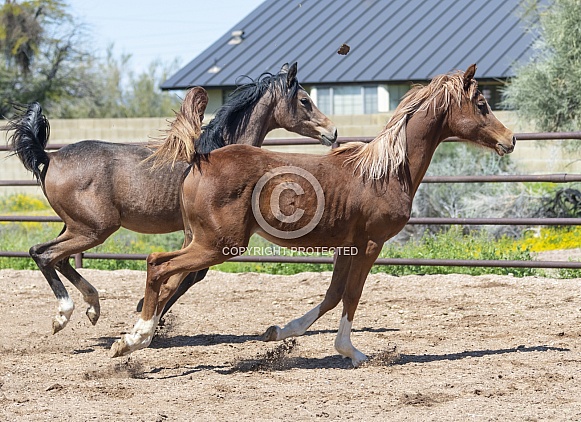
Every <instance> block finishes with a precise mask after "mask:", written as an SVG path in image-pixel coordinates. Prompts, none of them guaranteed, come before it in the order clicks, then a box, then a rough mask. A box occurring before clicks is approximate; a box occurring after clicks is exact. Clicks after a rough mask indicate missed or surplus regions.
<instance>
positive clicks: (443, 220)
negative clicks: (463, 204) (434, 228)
mask: <svg viewBox="0 0 581 422" xmlns="http://www.w3.org/2000/svg"><path fill="white" fill-rule="evenodd" d="M515 136H516V138H517V141H523V140H549V139H550V140H555V139H581V132H556V133H551V132H545V133H518V134H516V135H515ZM372 139H373V138H370V137H342V138H339V139H338V141H337V142H336V144H335V146H337V145H339V144H343V143H346V142H354V141H359V142H369V141H371V140H372ZM446 141H449V142H456V141H460V139H457V138H449V139H447V140H446ZM141 144H145V143H141ZM318 144H319V142H318V141H316V140H314V139H309V138H291V139H267V140H265V142H264V145H265V146H289V145H318ZM64 145H66V144H49V145H48V146H47V149H49V150H57V149H59V148H61V147H63V146H64ZM0 151H9V148H8V147H7V146H3V145H0ZM514 182H551V183H571V182H581V174H566V173H563V174H543V175H479V176H469V175H468V176H426V177H425V178H424V180H423V181H422V183H514ZM36 185H38V183H37V182H36V181H35V180H0V186H36ZM0 222H40V223H59V222H62V220H61V219H60V218H59V217H56V216H18V215H5V216H2V215H0ZM408 224H410V225H414V224H420V225H462V226H468V225H475V226H485V225H519V226H577V225H580V224H581V219H579V218H449V217H412V218H410V220H409V222H408ZM0 257H10V258H29V257H30V255H29V254H28V252H20V251H0ZM146 257H147V255H146V254H131V253H128V254H112V253H91V252H84V253H81V254H77V255H75V257H74V258H75V266H76V267H77V268H79V267H82V261H83V259H113V260H145V259H146ZM230 261H231V262H257V263H295V264H332V263H333V258H332V257H320V256H279V255H269V256H256V255H253V256H247V255H242V256H237V257H234V258H231V259H230ZM375 264H376V265H411V266H471V267H509V268H567V269H581V262H577V261H514V260H463V259H418V258H413V259H412V258H410V259H407V258H379V259H378V260H377V261H376V262H375Z"/></svg>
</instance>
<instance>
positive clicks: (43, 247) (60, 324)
mask: <svg viewBox="0 0 581 422" xmlns="http://www.w3.org/2000/svg"><path fill="white" fill-rule="evenodd" d="M115 230H116V228H115V229H113V230H112V231H108V232H107V233H104V232H103V233H101V234H93V235H90V236H86V235H80V234H77V233H75V232H73V231H72V230H71V229H70V227H67V226H65V229H64V230H63V232H61V234H60V235H59V236H58V237H57V238H56V239H53V240H51V241H49V242H46V243H41V244H38V245H35V246H33V247H32V248H30V256H31V257H32V259H34V261H35V262H36V264H37V265H38V267H39V268H40V271H41V272H42V274H43V275H44V277H45V278H46V280H47V281H48V283H49V285H50V287H51V289H52V291H53V293H54V295H55V296H56V298H57V299H58V300H59V311H58V314H57V316H56V317H55V318H54V319H53V324H52V325H53V334H55V333H57V332H59V331H60V330H62V329H63V328H64V327H65V326H66V325H67V323H68V322H69V320H70V317H71V315H72V313H73V309H74V303H73V301H72V299H71V298H70V296H69V294H68V292H67V290H66V289H65V287H64V285H63V284H62V281H61V280H60V278H59V277H58V275H57V273H56V271H55V269H56V268H57V266H58V268H59V270H61V269H62V270H63V275H64V276H65V277H67V278H68V279H69V280H71V282H72V283H73V285H74V286H76V287H78V288H79V287H80V289H81V292H82V293H83V296H84V297H85V298H86V299H88V305H89V308H88V309H87V316H88V317H89V319H90V321H91V323H93V324H95V323H96V322H97V320H98V318H99V311H100V306H99V295H98V292H97V290H96V289H95V288H94V287H93V286H91V285H90V284H89V283H88V282H86V280H84V279H82V277H81V276H80V274H78V273H77V272H76V271H75V270H74V269H73V268H72V267H71V266H70V264H69V265H68V267H67V265H66V264H65V265H63V263H62V262H63V261H64V260H66V259H68V257H69V256H71V255H73V254H75V253H78V252H82V251H85V250H87V249H89V248H92V247H93V246H96V245H99V244H100V243H102V242H103V241H104V240H105V239H106V238H107V237H108V236H109V235H110V234H111V233H113V232H114V231H115ZM70 270H72V271H70ZM75 274H76V275H75ZM77 276H78V277H77ZM81 279H82V280H83V281H84V283H83V281H81Z"/></svg>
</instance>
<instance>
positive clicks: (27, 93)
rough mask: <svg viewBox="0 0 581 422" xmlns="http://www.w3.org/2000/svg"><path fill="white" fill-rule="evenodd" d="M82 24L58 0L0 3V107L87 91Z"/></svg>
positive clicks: (87, 68) (87, 60)
mask: <svg viewBox="0 0 581 422" xmlns="http://www.w3.org/2000/svg"><path fill="white" fill-rule="evenodd" d="M84 41H85V33H84V31H83V28H82V26H80V25H76V24H75V23H74V21H73V19H72V17H71V15H70V14H69V13H68V12H67V5H66V3H64V2H63V1H60V0H29V1H21V2H16V1H12V0H6V1H5V2H4V5H3V6H2V7H1V8H0V48H1V51H2V53H3V54H2V56H0V95H2V97H1V100H0V112H1V113H2V115H7V114H9V113H10V111H11V109H12V106H11V104H12V103H14V102H17V103H27V102H31V101H39V102H41V104H43V105H46V106H49V105H50V103H52V102H55V101H57V102H58V101H66V100H67V99H69V98H75V97H82V96H84V95H87V94H88V93H89V91H88V88H89V87H88V85H87V79H86V76H87V74H88V73H89V71H90V63H91V62H92V61H93V57H92V56H91V54H90V53H88V52H87V51H85V50H83V49H82V48H79V47H78V46H82V45H86V43H84Z"/></svg>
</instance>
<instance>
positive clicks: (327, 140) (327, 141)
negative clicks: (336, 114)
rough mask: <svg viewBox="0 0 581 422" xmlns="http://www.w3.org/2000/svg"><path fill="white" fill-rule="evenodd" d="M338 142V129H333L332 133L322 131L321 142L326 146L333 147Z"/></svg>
mask: <svg viewBox="0 0 581 422" xmlns="http://www.w3.org/2000/svg"><path fill="white" fill-rule="evenodd" d="M336 140H337V128H336V127H334V128H332V130H331V131H326V130H325V131H321V137H320V141H321V143H322V144H323V145H325V146H331V145H332V144H333V142H335V141H336Z"/></svg>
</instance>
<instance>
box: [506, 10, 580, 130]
mask: <svg viewBox="0 0 581 422" xmlns="http://www.w3.org/2000/svg"><path fill="white" fill-rule="evenodd" d="M524 16H525V18H526V19H527V20H528V21H529V26H530V28H531V30H532V31H533V32H534V33H535V34H536V35H537V38H536V41H535V42H534V45H533V55H532V57H531V60H530V61H529V62H528V63H527V64H525V65H523V66H521V67H519V68H517V69H516V72H515V74H516V76H515V77H514V78H512V79H511V80H510V81H509V83H508V85H507V87H506V89H505V92H504V96H505V99H504V105H505V106H507V107H509V108H513V109H516V111H517V113H518V115H519V116H520V117H521V118H524V119H526V120H528V121H531V122H534V123H535V125H536V126H537V129H538V130H541V131H569V130H578V129H579V127H581V24H580V22H581V2H580V1H579V0H553V1H552V2H550V4H549V5H548V6H546V7H542V6H541V5H540V3H539V2H538V1H533V2H529V3H528V7H527V8H526V9H525V14H524Z"/></svg>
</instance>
